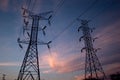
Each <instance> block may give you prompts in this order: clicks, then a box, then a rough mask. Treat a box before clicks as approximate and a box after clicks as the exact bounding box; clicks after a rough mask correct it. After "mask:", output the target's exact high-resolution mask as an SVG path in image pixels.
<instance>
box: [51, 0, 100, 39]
mask: <svg viewBox="0 0 120 80" xmlns="http://www.w3.org/2000/svg"><path fill="white" fill-rule="evenodd" d="M97 1H98V0H95V1H94V2H93V3H92V4H91V5H90V6H89V7H88V8H87V9H85V10H84V11H83V12H82V13H81V14H80V15H79V16H78V17H77V18H75V19H74V20H73V21H71V22H70V24H69V25H68V26H67V27H65V28H64V29H63V30H62V31H61V32H60V33H59V34H58V35H56V36H55V38H53V39H52V40H55V39H56V38H58V37H59V36H60V35H61V34H62V33H63V32H65V31H66V30H67V29H68V28H70V27H71V26H72V25H73V24H74V23H75V21H76V20H78V19H79V18H80V17H81V16H83V15H84V14H85V13H86V12H87V11H88V10H90V9H91V8H92V7H93V6H94V5H95V4H96V3H97Z"/></svg>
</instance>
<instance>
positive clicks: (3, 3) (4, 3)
mask: <svg viewBox="0 0 120 80" xmlns="http://www.w3.org/2000/svg"><path fill="white" fill-rule="evenodd" d="M8 5H9V0H0V9H1V10H3V11H6V10H7V8H8Z"/></svg>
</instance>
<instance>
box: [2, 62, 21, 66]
mask: <svg viewBox="0 0 120 80" xmlns="http://www.w3.org/2000/svg"><path fill="white" fill-rule="evenodd" d="M19 65H20V63H18V62H0V66H6V67H9V66H19Z"/></svg>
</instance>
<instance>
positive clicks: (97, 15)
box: [91, 1, 114, 20]
mask: <svg viewBox="0 0 120 80" xmlns="http://www.w3.org/2000/svg"><path fill="white" fill-rule="evenodd" d="M106 4H107V2H106ZM113 4H114V3H113V1H112V2H111V3H110V5H108V6H107V7H104V8H103V9H102V10H101V11H100V12H99V13H98V14H96V15H95V16H93V17H92V18H91V20H93V19H94V20H95V18H97V17H99V16H100V15H101V13H103V11H105V10H106V9H108V8H110V7H111V6H112V5H113Z"/></svg>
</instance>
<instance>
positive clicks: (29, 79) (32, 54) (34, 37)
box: [17, 8, 52, 80]
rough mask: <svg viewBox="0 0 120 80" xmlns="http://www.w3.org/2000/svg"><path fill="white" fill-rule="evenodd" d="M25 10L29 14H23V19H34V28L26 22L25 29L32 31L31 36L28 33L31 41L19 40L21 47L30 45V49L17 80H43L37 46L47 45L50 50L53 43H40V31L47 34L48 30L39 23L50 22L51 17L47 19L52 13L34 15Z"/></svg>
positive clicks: (27, 51)
mask: <svg viewBox="0 0 120 80" xmlns="http://www.w3.org/2000/svg"><path fill="white" fill-rule="evenodd" d="M23 10H24V14H25V13H28V15H24V14H23V17H24V18H26V17H27V18H30V19H32V26H31V28H30V27H29V26H28V23H29V22H27V21H26V20H24V23H25V24H26V26H25V28H24V29H25V30H31V34H30V33H28V32H27V33H28V36H29V38H30V39H29V40H28V41H27V40H21V39H20V38H18V43H19V46H20V47H21V48H23V47H22V45H21V43H25V44H28V48H27V50H26V53H25V56H24V59H23V63H22V66H21V68H20V71H19V75H18V78H17V80H41V78H40V69H39V58H38V48H37V45H47V46H48V48H49V44H50V43H51V41H49V42H47V43H44V42H39V41H38V31H43V33H44V34H45V31H44V29H45V28H46V26H45V27H43V28H41V27H39V21H40V20H48V21H49V19H50V17H51V16H49V17H47V18H46V16H48V15H49V14H51V13H52V11H49V12H45V13H40V14H34V13H33V12H30V11H28V10H27V9H24V8H23ZM28 27H29V28H28Z"/></svg>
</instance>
